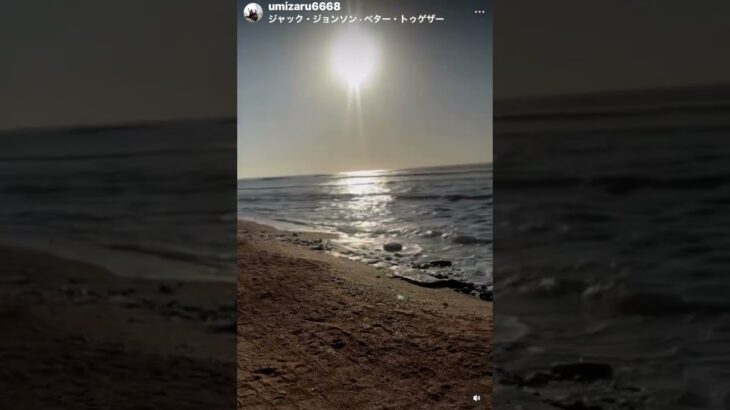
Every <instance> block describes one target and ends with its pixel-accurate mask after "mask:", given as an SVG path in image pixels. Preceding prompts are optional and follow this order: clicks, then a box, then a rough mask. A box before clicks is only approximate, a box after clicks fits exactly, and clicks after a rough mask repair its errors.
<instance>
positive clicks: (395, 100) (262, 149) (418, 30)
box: [238, 0, 492, 178]
mask: <svg viewBox="0 0 730 410" xmlns="http://www.w3.org/2000/svg"><path fill="white" fill-rule="evenodd" d="M243 3H245V2H242V3H241V4H243ZM344 4H345V3H343V5H344ZM353 4H355V3H353ZM360 4H361V7H362V8H361V9H360V10H359V14H358V13H357V10H356V9H355V8H353V9H352V11H351V12H350V14H358V15H361V16H367V15H375V14H379V15H382V16H393V17H395V16H397V17H400V16H401V15H406V16H412V15H415V16H418V15H420V14H434V13H435V14H437V15H439V16H443V17H444V18H445V21H443V22H435V23H432V24H420V25H419V24H410V23H409V24H402V23H394V22H389V23H385V22H381V23H379V24H357V23H355V24H352V25H348V24H344V25H343V24H322V23H320V24H314V23H309V24H305V23H300V24H272V23H268V21H267V18H268V15H267V14H268V13H272V14H273V13H279V14H281V15H284V14H283V13H280V12H269V11H268V7H267V3H264V2H262V3H261V5H262V6H263V8H264V10H265V11H264V13H265V15H264V18H263V20H262V21H259V22H257V23H248V22H244V20H243V19H242V18H241V19H240V20H239V31H238V40H239V41H238V62H239V64H238V81H239V82H238V176H239V178H251V177H269V176H281V175H302V174H319V173H334V172H345V171H362V170H371V169H398V168H411V167H419V166H436V165H448V164H465V163H483V162H490V161H491V159H492V153H491V147H492V140H491V136H492V128H491V126H492V125H491V122H492V121H491V117H492V35H491V15H489V14H488V13H489V10H488V8H489V2H488V1H484V0H482V1H464V2H458V3H457V2H447V1H443V0H434V1H424V0H416V1H397V2H394V1H368V2H362V3H360ZM353 7H354V6H353ZM242 8H243V7H242V6H241V9H242ZM343 9H345V11H342V12H340V13H339V14H348V12H347V11H346V6H345V7H343ZM476 9H487V10H486V11H487V13H485V14H475V13H474V11H475V10H476ZM303 14H306V13H303ZM315 14H319V13H312V15H315ZM330 14H335V15H337V14H338V13H334V12H333V13H330ZM294 15H296V13H294ZM349 30H359V34H357V35H355V36H364V37H365V38H366V39H368V40H367V41H368V44H371V46H370V47H371V48H372V49H374V50H376V51H375V54H377V56H378V57H377V58H376V59H375V60H377V63H375V64H374V66H375V67H374V68H373V70H372V72H371V73H370V75H369V76H368V78H367V80H366V81H364V82H363V84H361V86H360V87H359V90H360V91H359V95H360V104H359V109H358V104H357V102H356V101H357V100H356V99H355V100H353V99H351V97H350V98H348V94H349V93H354V92H353V91H352V90H353V88H352V87H350V85H349V84H348V83H347V81H344V80H343V78H341V77H340V76H338V75H337V71H336V70H334V69H333V64H334V62H333V59H334V61H335V62H336V61H338V60H337V59H336V57H333V53H334V52H333V50H334V49H335V47H337V46H336V44H337V42H338V41H341V39H343V38H347V37H348V36H353V34H351V32H350V31H349ZM348 47H350V48H348V50H349V51H347V52H346V53H356V54H357V53H359V52H358V51H357V50H358V49H363V50H365V49H369V48H368V47H362V46H361V47H357V46H356V45H354V46H353V45H352V44H349V45H348ZM353 47H354V48H353ZM363 53H365V52H364V51H363ZM368 62H369V60H367V59H364V60H363V61H362V63H363V64H367V63H368ZM355 69H356V70H357V69H359V66H358V67H355ZM348 101H351V104H350V105H349V106H348Z"/></svg>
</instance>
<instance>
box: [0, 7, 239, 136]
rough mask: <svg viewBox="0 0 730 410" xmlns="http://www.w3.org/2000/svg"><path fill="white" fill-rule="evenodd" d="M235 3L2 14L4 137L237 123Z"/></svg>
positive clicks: (0, 113)
mask: <svg viewBox="0 0 730 410" xmlns="http://www.w3.org/2000/svg"><path fill="white" fill-rule="evenodd" d="M235 9H236V5H235V3H234V2H233V1H209V2H201V1H200V0H155V1H149V0H124V1H104V0H64V1H57V0H33V1H22V0H18V1H9V2H3V4H2V9H1V10H0V50H2V63H1V64H0V129H17V128H29V127H56V126H78V125H89V124H119V123H136V122H140V121H158V120H174V119H192V118H209V117H216V118H220V117H227V118H233V117H234V116H235V98H236V97H235V96H236V93H235V91H236V90H235V73H236V68H235V67H236V59H235V47H236V46H235V44H236V39H235V37H236V26H235Z"/></svg>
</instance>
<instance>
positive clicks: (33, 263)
mask: <svg viewBox="0 0 730 410" xmlns="http://www.w3.org/2000/svg"><path fill="white" fill-rule="evenodd" d="M0 260H2V261H3V263H2V266H0V360H1V361H2V366H0V391H2V392H3V399H2V401H3V403H4V406H7V408H12V409H46V408H54V409H55V408H61V409H66V408H68V409H104V408H107V409H201V408H206V409H208V408H210V409H224V408H233V406H234V400H235V391H234V387H233V380H234V378H235V376H234V374H235V373H234V372H235V370H234V369H235V367H234V357H235V351H234V349H235V332H234V330H235V324H234V315H235V308H234V306H235V300H234V288H233V286H232V284H226V283H192V282H162V281H152V280H134V279H128V278H120V277H116V276H114V275H112V274H110V273H109V272H108V271H106V270H104V269H100V268H97V267H94V266H91V265H88V264H85V263H81V262H74V261H69V260H64V259H60V258H56V257H53V256H49V255H46V254H42V253H37V252H30V251H23V250H18V249H9V248H0Z"/></svg>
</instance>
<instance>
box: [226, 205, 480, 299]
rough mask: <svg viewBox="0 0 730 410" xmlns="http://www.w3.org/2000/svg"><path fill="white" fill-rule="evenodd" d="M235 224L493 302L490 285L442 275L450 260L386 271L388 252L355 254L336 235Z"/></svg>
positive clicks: (256, 221)
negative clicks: (378, 254)
mask: <svg viewBox="0 0 730 410" xmlns="http://www.w3.org/2000/svg"><path fill="white" fill-rule="evenodd" d="M237 221H238V223H237V225H238V226H241V224H243V225H244V226H248V227H249V228H252V229H254V230H258V231H259V233H263V234H265V235H268V236H269V237H271V236H273V237H275V238H276V239H277V240H281V241H284V242H287V243H291V244H294V245H301V246H305V247H307V248H309V249H310V250H313V251H318V252H325V253H327V254H329V255H333V256H335V257H337V258H342V259H346V260H350V261H355V262H360V263H363V264H367V265H370V266H372V267H373V268H375V269H377V270H378V271H380V274H382V275H386V276H388V277H392V278H397V279H399V280H402V281H404V282H407V283H409V284H411V285H414V286H420V287H424V288H431V289H451V290H453V291H456V292H459V293H462V294H466V295H470V296H473V297H475V298H478V299H481V300H484V301H489V302H491V301H492V299H493V289H492V285H487V284H478V283H472V282H467V281H462V280H458V279H454V278H452V277H449V275H448V274H446V273H445V272H444V269H446V268H449V267H451V265H452V262H451V261H449V260H441V259H438V258H434V259H433V260H432V261H430V262H425V263H420V264H414V263H410V264H406V267H405V268H400V269H396V270H392V269H390V268H389V267H393V266H398V265H397V264H395V265H394V264H393V263H390V265H389V262H390V260H391V258H392V256H391V253H390V252H386V253H384V255H385V256H384V257H373V255H362V254H357V253H355V252H353V251H351V250H349V249H347V248H345V247H343V246H341V245H338V244H335V243H332V240H336V239H338V238H339V236H340V235H341V234H338V233H333V232H326V231H317V230H314V229H307V230H288V228H297V226H294V225H293V224H278V223H275V221H271V223H269V221H267V220H263V219H262V218H256V217H250V218H248V219H246V218H239V219H238V220H237ZM285 228H287V229H285ZM392 255H395V256H396V257H397V256H398V255H399V253H398V252H395V253H392Z"/></svg>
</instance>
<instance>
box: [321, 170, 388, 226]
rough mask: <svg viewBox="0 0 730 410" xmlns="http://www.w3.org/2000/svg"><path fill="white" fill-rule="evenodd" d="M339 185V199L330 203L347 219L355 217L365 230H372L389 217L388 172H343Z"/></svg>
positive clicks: (337, 188)
mask: <svg viewBox="0 0 730 410" xmlns="http://www.w3.org/2000/svg"><path fill="white" fill-rule="evenodd" d="M340 175H341V178H340V180H339V181H338V183H337V186H336V188H335V189H336V193H337V194H339V195H338V196H337V198H338V199H337V200H335V201H334V203H332V204H329V206H330V207H332V208H333V209H334V210H335V211H336V212H338V213H340V215H342V216H343V217H344V218H346V219H348V220H355V221H357V222H356V225H357V226H358V227H359V228H360V229H363V230H364V231H372V230H373V229H377V228H378V227H379V226H381V225H382V222H383V221H384V219H387V218H388V217H389V216H390V210H389V205H390V203H391V202H392V201H393V199H394V198H393V196H392V195H391V193H390V188H388V185H387V184H386V182H387V181H386V179H387V171H385V170H372V171H356V172H343V173H341V174H340Z"/></svg>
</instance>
